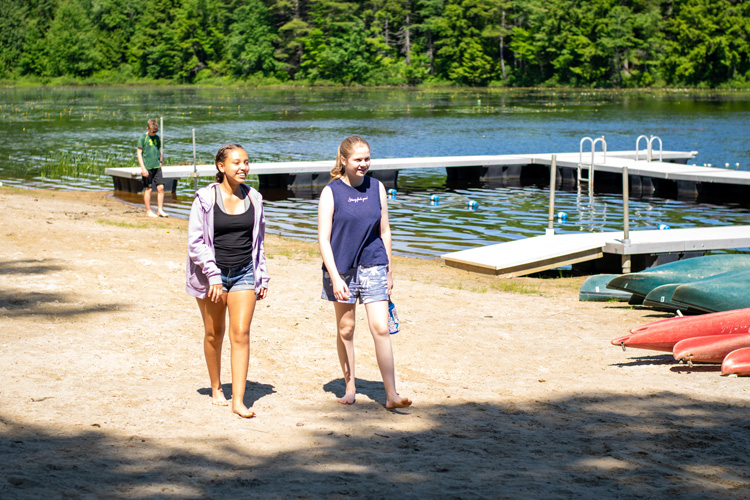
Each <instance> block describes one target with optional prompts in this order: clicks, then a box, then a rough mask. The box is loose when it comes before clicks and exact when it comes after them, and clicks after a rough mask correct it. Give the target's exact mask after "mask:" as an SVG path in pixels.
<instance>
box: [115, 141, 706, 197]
mask: <svg viewBox="0 0 750 500" xmlns="http://www.w3.org/2000/svg"><path fill="white" fill-rule="evenodd" d="M696 154H697V152H695V151H690V152H683V151H664V153H663V158H665V159H666V160H668V161H674V162H680V163H685V162H687V161H688V160H690V159H693V158H694V157H695V155H696ZM645 155H646V151H645V150H644V151H635V150H633V151H612V152H610V153H608V156H607V158H608V159H609V158H610V157H611V158H621V159H625V160H630V161H633V162H634V161H635V158H636V157H640V158H645ZM558 156H559V157H565V158H571V159H572V158H573V157H575V161H574V162H573V163H574V165H573V163H570V164H569V163H565V165H562V167H560V166H558V168H566V169H571V168H577V166H578V156H579V154H578V153H562V154H560V155H558ZM551 157H552V155H551V154H547V155H531V154H525V155H476V156H433V157H423V158H379V159H373V160H372V162H371V164H370V171H371V172H373V174H374V175H375V177H377V178H378V179H380V180H383V181H385V182H390V183H391V184H394V186H393V187H395V183H396V180H397V177H398V172H399V171H401V170H410V169H426V168H445V169H446V173H447V176H448V178H449V180H450V179H459V180H461V179H472V180H474V181H480V180H482V181H485V180H508V179H510V180H519V181H520V178H521V175H522V172H523V169H524V167H526V166H529V165H538V166H546V168H547V169H549V164H550V158H551ZM639 163H646V162H645V161H644V162H639ZM333 166H334V161H333V160H322V161H292V162H263V163H252V164H251V165H250V173H251V174H256V175H258V177H259V180H260V187H261V188H263V187H272V188H287V187H316V186H319V187H322V186H325V185H326V184H327V183H328V181H329V173H330V171H331V169H332V168H333ZM597 169H598V167H597ZM717 170H718V169H717ZM104 172H105V174H106V175H110V176H112V180H113V183H114V187H115V190H116V191H128V192H139V191H140V190H142V189H143V185H142V183H141V170H140V168H138V167H123V168H107V169H105V171H104ZM162 174H163V177H164V178H165V179H178V178H192V177H213V176H214V175H215V174H216V167H215V166H214V165H205V164H204V165H196V166H193V165H165V166H163V167H162ZM568 177H569V175H568Z"/></svg>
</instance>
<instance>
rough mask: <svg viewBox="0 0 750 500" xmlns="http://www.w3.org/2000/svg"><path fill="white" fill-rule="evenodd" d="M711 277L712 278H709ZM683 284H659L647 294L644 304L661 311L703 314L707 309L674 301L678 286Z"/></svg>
mask: <svg viewBox="0 0 750 500" xmlns="http://www.w3.org/2000/svg"><path fill="white" fill-rule="evenodd" d="M709 279H710V278H709ZM679 286H682V284H680V283H670V284H669V285H662V286H657V287H656V288H654V289H653V290H651V291H650V292H649V294H648V295H646V298H645V299H643V305H644V306H648V307H652V308H654V309H658V310H659V311H669V312H677V311H681V312H683V313H685V314H702V313H704V312H705V311H699V310H697V309H694V308H692V307H688V306H687V305H685V304H675V303H674V302H672V295H674V291H675V290H677V287H679Z"/></svg>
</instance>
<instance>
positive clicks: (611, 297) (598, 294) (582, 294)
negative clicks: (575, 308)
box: [578, 274, 633, 302]
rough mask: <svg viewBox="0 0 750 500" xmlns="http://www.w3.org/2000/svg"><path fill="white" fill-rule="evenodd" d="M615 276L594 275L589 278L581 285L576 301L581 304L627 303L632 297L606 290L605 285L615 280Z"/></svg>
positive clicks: (621, 292) (628, 294)
mask: <svg viewBox="0 0 750 500" xmlns="http://www.w3.org/2000/svg"><path fill="white" fill-rule="evenodd" d="M617 276H618V275H617V274H595V275H593V276H589V277H588V278H586V280H585V281H584V282H583V284H582V285H581V289H580V291H579V292H578V300H579V301H581V302H609V301H617V302H627V301H628V300H630V297H631V296H632V295H633V294H632V293H630V292H623V291H622V290H613V289H611V288H607V284H608V283H609V282H610V281H612V280H613V279H614V278H616V277H617Z"/></svg>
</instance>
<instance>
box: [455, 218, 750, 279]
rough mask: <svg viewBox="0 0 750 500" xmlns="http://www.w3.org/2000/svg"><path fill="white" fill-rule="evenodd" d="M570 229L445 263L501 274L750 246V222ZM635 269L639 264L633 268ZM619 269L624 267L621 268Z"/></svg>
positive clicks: (466, 253)
mask: <svg viewBox="0 0 750 500" xmlns="http://www.w3.org/2000/svg"><path fill="white" fill-rule="evenodd" d="M623 234H624V233H623V232H622V231H607V232H601V233H569V234H559V235H545V236H536V237H532V238H525V239H522V240H515V241H509V242H506V243H497V244H494V245H488V246H484V247H478V248H472V249H468V250H461V251H459V252H453V253H449V254H445V255H442V256H441V258H442V259H443V260H444V261H445V263H446V265H448V266H450V267H456V268H459V269H464V270H467V271H473V272H478V273H483V274H493V275H497V276H502V277H515V276H524V275H527V274H532V273H536V272H540V271H546V270H548V269H555V268H558V267H562V266H566V265H571V264H578V263H581V262H586V261H591V260H595V259H600V258H603V257H605V256H606V254H611V255H616V256H633V255H650V254H669V253H675V254H679V253H692V252H705V251H709V250H723V249H733V248H750V226H725V227H707V228H690V229H669V230H664V231H661V230H646V231H630V233H629V236H630V238H629V240H628V241H625V240H624V239H623ZM634 270H635V269H634ZM618 272H619V270H618Z"/></svg>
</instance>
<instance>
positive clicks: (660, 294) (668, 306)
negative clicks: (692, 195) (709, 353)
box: [579, 254, 750, 314]
mask: <svg viewBox="0 0 750 500" xmlns="http://www.w3.org/2000/svg"><path fill="white" fill-rule="evenodd" d="M579 298H580V300H603V301H607V300H627V301H628V302H629V303H630V304H643V305H644V306H650V307H654V308H657V309H661V310H666V311H681V312H682V313H685V314H698V313H707V312H716V311H730V310H733V309H741V308H745V307H750V254H719V255H707V256H704V257H694V258H691V259H684V260H678V261H675V262H670V263H668V264H662V265H660V266H656V267H652V268H650V269H646V270H645V271H640V272H637V273H628V274H621V275H612V274H609V275H607V274H600V275H596V276H591V277H590V278H588V279H587V280H586V281H584V283H583V285H581V292H580V295H579Z"/></svg>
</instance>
